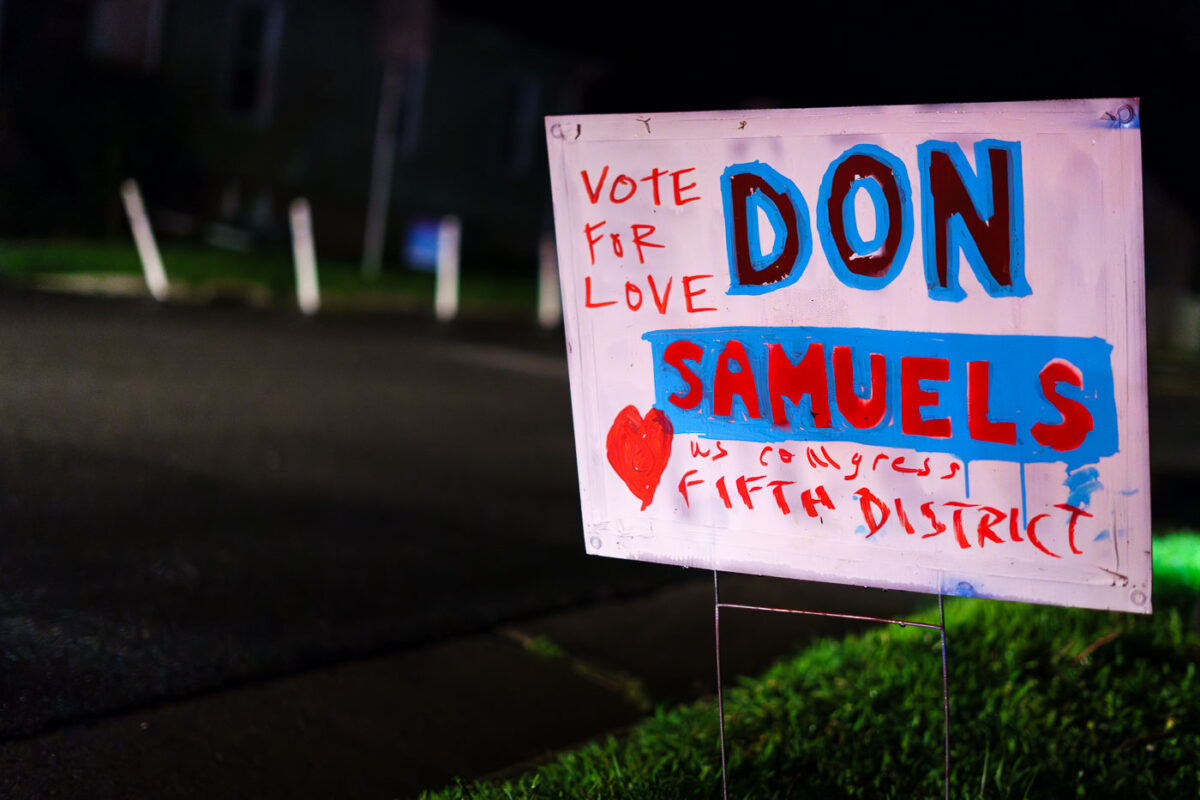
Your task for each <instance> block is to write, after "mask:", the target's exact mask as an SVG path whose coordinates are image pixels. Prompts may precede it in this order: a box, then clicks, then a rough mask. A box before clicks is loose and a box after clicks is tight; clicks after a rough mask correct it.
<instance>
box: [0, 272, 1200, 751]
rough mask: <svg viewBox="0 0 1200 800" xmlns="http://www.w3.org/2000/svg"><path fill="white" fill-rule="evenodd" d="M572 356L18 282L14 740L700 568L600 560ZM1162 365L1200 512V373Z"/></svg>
mask: <svg viewBox="0 0 1200 800" xmlns="http://www.w3.org/2000/svg"><path fill="white" fill-rule="evenodd" d="M562 347H563V346H562V339H561V335H551V334H542V333H539V332H537V331H535V330H533V329H532V328H531V327H529V326H526V325H518V324H499V323H486V324H485V323H481V322H477V323H472V324H461V325H457V326H451V327H444V326H439V325H436V324H434V323H433V322H432V321H430V320H427V319H423V318H418V317H413V316H340V317H339V316H323V317H320V318H318V319H314V320H307V319H304V318H301V317H300V316H299V315H297V314H292V313H286V312H265V311H252V310H248V309H243V308H235V307H208V308H182V307H159V306H157V305H154V304H153V303H151V302H149V301H133V300H93V299H85V298H72V297H64V296H51V295H34V294H13V293H11V292H9V293H3V294H0V741H5V740H14V739H20V738H24V737H28V736H31V735H34V734H36V733H39V732H43V731H47V730H50V729H53V728H55V727H57V726H60V725H62V724H64V723H67V722H71V721H77V720H81V719H87V718H90V717H96V716H100V715H108V714H112V713H114V712H118V711H121V710H124V709H132V708H138V707H142V706H146V705H148V704H152V703H155V702H158V701H162V700H167V699H179V698H185V697H189V696H192V695H195V694H197V693H201V692H205V691H209V690H215V689H220V688H225V687H231V686H237V685H239V684H243V683H245V682H247V681H253V680H256V679H262V678H268V677H275V676H282V675H287V674H291V673H293V672H296V671H298V670H302V669H307V668H311V667H315V666H320V665H326V664H333V663H338V662H343V661H348V660H351V659H355V658H360V657H362V656H365V655H370V654H382V653H391V652H398V651H400V650H403V649H405V648H406V647H410V646H412V645H415V644H418V643H427V642H432V641H438V640H442V639H446V638H449V637H451V636H455V635H458V634H462V633H466V632H471V631H482V630H486V629H488V628H490V627H491V626H493V625H495V624H496V623H498V622H501V621H508V620H513V619H517V618H522V617H527V616H530V615H535V614H543V613H546V612H548V611H551V610H554V609H559V608H565V607H570V606H572V605H577V604H583V603H587V602H592V601H597V600H601V599H607V598H612V597H616V596H625V595H633V594H636V593H640V592H643V591H646V590H648V589H650V588H652V587H654V586H657V585H661V584H664V583H667V582H670V581H674V580H679V579H683V578H685V577H686V576H687V573H686V572H685V571H683V570H678V569H673V568H669V567H663V566H658V565H648V564H635V563H630V562H620V561H613V560H609V559H595V558H589V557H587V556H585V555H584V553H583V547H582V534H581V525H580V518H579V506H578V489H577V485H576V471H575V461H574V444H573V441H572V436H571V425H570V402H569V396H568V391H567V381H566V366H565V361H564V359H563V352H562ZM1151 377H1152V380H1151V386H1152V400H1151V434H1152V448H1151V450H1152V459H1153V460H1154V462H1155V463H1156V465H1157V469H1156V473H1155V483H1154V487H1153V493H1154V504H1155V514H1156V520H1157V522H1158V523H1159V524H1163V523H1171V524H1191V525H1196V524H1197V521H1198V519H1197V517H1198V515H1197V512H1196V506H1195V503H1194V500H1193V498H1194V495H1195V490H1194V486H1195V480H1196V477H1197V476H1200V447H1198V446H1197V444H1198V443H1200V423H1198V422H1197V420H1198V419H1200V417H1198V416H1197V415H1196V414H1195V409H1196V408H1197V400H1198V398H1200V380H1197V379H1196V378H1195V377H1193V376H1192V375H1191V374H1190V372H1188V371H1187V370H1182V371H1180V370H1176V372H1175V373H1172V374H1170V375H1166V376H1162V375H1159V376H1157V377H1156V376H1155V375H1154V374H1152V376H1151ZM1156 386H1158V387H1159V391H1157V393H1154V392H1155V389H1154V387H1156ZM693 575H694V573H693Z"/></svg>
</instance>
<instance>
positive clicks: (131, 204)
mask: <svg viewBox="0 0 1200 800" xmlns="http://www.w3.org/2000/svg"><path fill="white" fill-rule="evenodd" d="M121 200H122V202H124V204H125V215H126V216H127V217H129V227H130V228H132V229H133V242H134V244H135V245H137V251H138V258H140V259H141V261H142V272H143V273H144V274H145V276H146V287H147V288H148V289H149V290H150V295H151V296H152V297H153V298H154V299H155V300H158V301H159V302H162V301H163V300H166V299H167V273H166V271H165V270H164V269H163V263H162V257H161V256H160V255H159V254H158V245H157V244H155V243H154V231H152V230H151V229H150V218H149V217H147V216H146V206H145V204H144V203H142V193H141V191H140V190H139V189H138V185H137V181H135V180H134V179H133V178H130V179H129V180H127V181H125V182H124V183H122V184H121Z"/></svg>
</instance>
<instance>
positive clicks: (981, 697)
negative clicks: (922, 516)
mask: <svg viewBox="0 0 1200 800" xmlns="http://www.w3.org/2000/svg"><path fill="white" fill-rule="evenodd" d="M1154 547H1155V553H1154V561H1155V589H1154V602H1155V607H1156V610H1155V612H1154V614H1153V616H1151V617H1143V616H1138V615H1132V614H1122V613H1112V612H1097V611H1084V610H1079V609H1068V608H1057V607H1051V606H1037V605H1027V604H1020V603H1004V602H995V601H987V600H975V599H959V598H955V599H951V600H948V601H947V602H946V623H947V630H948V632H949V653H950V658H949V662H950V693H951V740H952V748H951V759H952V770H953V776H952V784H951V794H952V796H953V797H956V798H1055V800H1058V799H1059V798H1067V797H1111V798H1118V797H1119V798H1127V797H1137V798H1161V799H1162V800H1176V799H1177V798H1194V797H1198V796H1200V677H1198V676H1197V674H1196V673H1197V663H1198V661H1200V635H1198V634H1197V631H1196V620H1195V618H1194V616H1193V614H1194V613H1195V608H1196V601H1197V595H1198V593H1200V534H1196V533H1190V532H1185V533H1176V534H1173V535H1170V536H1167V537H1163V538H1158V539H1156V540H1155V543H1154ZM924 619H927V620H933V621H936V610H935V611H933V612H932V613H926V614H925V615H924ZM941 688H942V687H941V669H940V648H939V639H938V636H937V635H936V632H935V631H928V630H922V629H918V628H898V627H894V626H884V627H879V628H875V629H872V630H870V631H869V632H867V633H864V634H861V635H855V636H849V637H846V638H844V639H830V640H823V641H820V642H818V643H816V644H814V645H812V646H810V647H807V648H805V649H804V650H803V651H802V652H800V653H799V654H798V655H796V656H795V657H793V658H790V659H785V660H783V661H781V662H779V663H777V664H776V665H775V666H774V667H772V668H771V669H770V670H769V671H767V672H766V673H765V674H764V675H762V676H760V677H758V678H755V679H753V680H746V681H743V682H742V683H741V684H740V685H738V686H737V687H734V688H732V689H730V690H727V691H726V704H725V711H726V734H727V737H728V742H729V752H730V796H731V797H756V798H765V797H819V798H825V797H839V798H840V797H870V798H873V797H895V798H915V797H941V796H942V765H943V751H942V741H943V738H942V737H943V734H942V696H941ZM714 705H715V704H714V702H713V701H712V700H705V701H701V702H697V703H695V704H693V705H689V706H685V707H681V708H674V709H659V710H658V711H657V712H656V713H655V714H654V715H653V716H652V717H650V718H649V719H647V720H646V721H645V722H643V723H642V724H641V725H639V726H638V727H637V728H636V729H635V730H633V731H632V732H631V733H630V734H628V735H627V736H624V737H622V738H619V739H618V738H615V737H609V738H606V739H604V740H603V741H598V742H594V743H592V744H589V745H587V746H585V747H584V748H583V749H581V750H578V751H576V752H571V753H565V754H562V755H560V756H558V757H557V758H556V759H555V760H554V761H552V762H550V763H548V764H545V765H544V766H542V767H541V768H539V769H537V770H535V771H533V772H530V773H528V774H526V775H524V776H522V777H520V778H518V779H515V780H511V781H507V782H497V783H462V782H460V783H458V784H456V785H454V786H452V787H449V788H447V789H445V790H443V791H441V792H437V793H427V794H425V795H423V798H425V800H435V798H439V799H440V798H480V799H481V800H482V799H483V798H505V799H506V800H507V799H508V798H525V797H529V798H664V799H665V798H712V797H720V795H721V773H720V760H719V746H718V739H717V735H718V734H717V724H716V711H715V708H714Z"/></svg>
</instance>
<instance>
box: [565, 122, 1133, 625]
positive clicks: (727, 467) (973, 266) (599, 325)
mask: <svg viewBox="0 0 1200 800" xmlns="http://www.w3.org/2000/svg"><path fill="white" fill-rule="evenodd" d="M1138 123H1139V115H1138V104H1137V101H1136V100H1082V101H1062V102H1044V103H1011V104H1007V103H1006V104H987V105H956V106H914V107H884V108H848V109H847V108H843V109H816V110H791V111H738V112H728V113H688V114H663V115H658V114H651V115H640V116H635V115H629V116H617V115H612V116H578V117H552V118H548V119H547V120H546V132H547V142H548V145H549V155H550V173H551V180H552V185H553V192H554V215H555V227H556V232H557V240H558V261H559V269H560V275H561V283H562V293H563V300H564V317H565V325H566V337H567V348H568V360H569V366H570V375H571V399H572V403H573V408H574V419H575V440H576V447H577V451H578V461H579V479H580V495H581V498H582V504H583V520H584V526H585V534H584V539H585V543H586V547H587V550H588V552H589V553H595V554H599V555H607V556H614V557H618V558H631V559H639V560H646V561H656V562H662V563H668V564H680V565H687V566H693V567H705V568H714V569H721V570H731V571H737V572H749V573H755V574H764V575H776V576H783V577H794V578H805V579H815V580H823V581H836V582H841V583H856V584H863V585H869V586H880V587H893V588H899V589H909V590H917V591H926V592H939V591H940V592H943V593H945V594H949V595H972V596H980V597H991V598H1000V599H1011V600H1027V601H1034V602H1041V603H1056V604H1063V605H1075V606H1084V607H1091V608H1110V609H1121V610H1126V611H1135V612H1143V613H1148V612H1149V611H1150V608H1151V603H1150V588H1151V587H1150V498H1149V468H1148V443H1147V421H1146V361H1145V334H1144V328H1145V320H1144V310H1143V309H1144V305H1143V260H1142V202H1141V150H1140V138H1139V137H1140V133H1139V130H1138Z"/></svg>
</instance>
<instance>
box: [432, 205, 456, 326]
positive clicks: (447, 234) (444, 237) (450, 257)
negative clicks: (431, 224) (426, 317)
mask: <svg viewBox="0 0 1200 800" xmlns="http://www.w3.org/2000/svg"><path fill="white" fill-rule="evenodd" d="M461 236H462V228H461V226H460V225H459V222H458V217H455V216H448V217H442V221H441V223H440V224H439V225H438V237H437V286H436V289H435V291H434V295H433V313H434V315H435V316H436V317H437V318H438V321H439V322H449V321H450V320H452V319H454V318H455V317H457V316H458V245H459V240H460V239H461Z"/></svg>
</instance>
